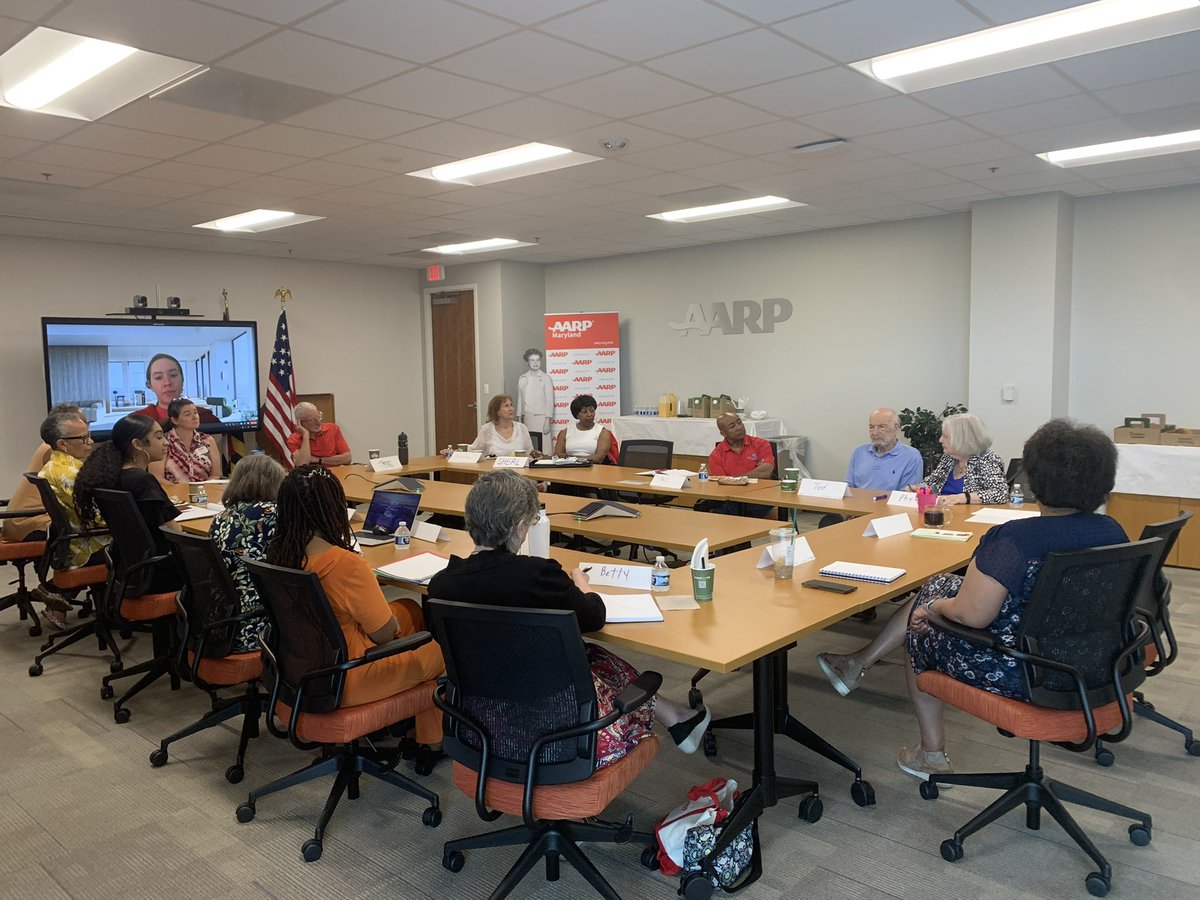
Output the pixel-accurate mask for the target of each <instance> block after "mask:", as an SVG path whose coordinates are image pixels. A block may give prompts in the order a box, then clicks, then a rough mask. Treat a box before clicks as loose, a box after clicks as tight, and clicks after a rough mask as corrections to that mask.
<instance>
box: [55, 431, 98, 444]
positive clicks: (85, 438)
mask: <svg viewBox="0 0 1200 900" xmlns="http://www.w3.org/2000/svg"><path fill="white" fill-rule="evenodd" d="M59 440H60V441H83V442H84V443H85V444H91V443H94V442H95V439H94V438H93V437H92V435H91V434H90V433H88V434H76V435H72V436H71V437H60V438H59Z"/></svg>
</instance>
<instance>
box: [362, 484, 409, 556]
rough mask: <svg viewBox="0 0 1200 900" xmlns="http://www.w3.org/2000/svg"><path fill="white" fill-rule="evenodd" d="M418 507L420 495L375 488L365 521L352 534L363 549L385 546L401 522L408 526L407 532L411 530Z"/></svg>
mask: <svg viewBox="0 0 1200 900" xmlns="http://www.w3.org/2000/svg"><path fill="white" fill-rule="evenodd" d="M420 506H421V495H420V494H410V493H407V492H404V491H387V490H380V489H378V488H377V489H376V490H375V491H374V492H373V493H372V494H371V505H370V507H368V508H367V519H366V521H365V522H363V527H362V528H361V529H360V530H358V531H356V532H354V536H355V537H356V538H357V539H358V542H359V543H360V544H361V545H362V546H364V547H374V546H377V545H379V544H386V543H387V542H388V541H390V540H392V535H393V534H394V533H395V531H396V528H397V527H398V526H399V524H400V523H401V522H403V523H404V524H405V525H407V526H408V529H409V531H411V530H412V527H413V522H414V521H415V520H416V518H417V510H418V509H419V508H420Z"/></svg>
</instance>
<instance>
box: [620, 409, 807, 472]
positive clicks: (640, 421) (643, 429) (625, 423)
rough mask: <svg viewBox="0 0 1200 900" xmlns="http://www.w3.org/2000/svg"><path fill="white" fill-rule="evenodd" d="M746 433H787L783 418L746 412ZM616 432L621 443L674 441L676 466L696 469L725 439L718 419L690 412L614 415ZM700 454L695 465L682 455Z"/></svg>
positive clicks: (772, 435)
mask: <svg viewBox="0 0 1200 900" xmlns="http://www.w3.org/2000/svg"><path fill="white" fill-rule="evenodd" d="M742 422H743V424H745V426H746V434H752V435H754V436H755V437H760V438H766V439H768V440H770V439H772V438H776V437H779V436H780V435H783V434H786V433H787V426H786V425H785V424H784V422H783V419H770V418H768V419H751V418H750V417H749V416H743V417H742ZM613 433H614V434H615V435H616V437H617V442H618V443H620V444H623V443H625V442H626V441H640V440H659V441H671V442H672V443H673V444H674V445H675V448H674V454H675V463H674V465H675V466H676V468H688V469H695V467H696V466H697V465H699V463H700V461H702V460H707V459H708V454H710V453H712V448H713V447H715V446H716V445H717V442H718V441H720V440H721V432H720V431H718V430H717V420H716V419H694V418H689V417H688V416H677V417H671V418H659V417H658V416H617V417H616V418H615V419H613ZM681 456H683V457H689V456H690V457H696V459H695V465H687V464H686V463H688V462H691V461H690V460H686V459H684V460H681V459H680V457H681Z"/></svg>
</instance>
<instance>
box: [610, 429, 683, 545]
mask: <svg viewBox="0 0 1200 900" xmlns="http://www.w3.org/2000/svg"><path fill="white" fill-rule="evenodd" d="M674 448H675V443H674V442H673V441H660V440H652V439H649V438H647V439H645V440H642V439H638V440H630V441H626V442H625V443H623V444H622V445H621V452H620V454H619V455H618V457H617V465H619V466H633V467H635V468H638V469H669V468H671V461H672V459H673V458H674V455H675V454H674ZM601 496H602V497H611V499H613V500H616V501H617V502H618V503H639V504H642V505H643V506H662V505H664V504H667V503H670V502H671V500H673V499H674V498H673V497H672V496H670V495H669V494H639V493H638V492H637V491H603V492H602V493H601ZM624 546H628V547H629V558H630V559H637V557H638V554H639V553H640V552H641V549H642V548H641V546H640V545H638V544H632V543H631V544H628V545H627V544H626V543H625V542H623V541H616V542H614V543H612V544H610V545H609V547H608V548H607V552H609V553H612V554H613V555H616V553H617V552H620V549H621V548H622V547H624ZM650 549H652V550H654V551H655V552H657V553H658V554H661V555H663V556H667V555H669V556H672V557H675V555H676V554H675V553H673V552H671V551H670V550H666V549H664V548H662V547H652V548H650Z"/></svg>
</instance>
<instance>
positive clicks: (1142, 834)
mask: <svg viewBox="0 0 1200 900" xmlns="http://www.w3.org/2000/svg"><path fill="white" fill-rule="evenodd" d="M1129 840H1130V842H1131V843H1132V844H1133V845H1134V846H1135V847H1145V846H1146V845H1147V844H1149V843H1150V826H1148V825H1130V826H1129Z"/></svg>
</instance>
